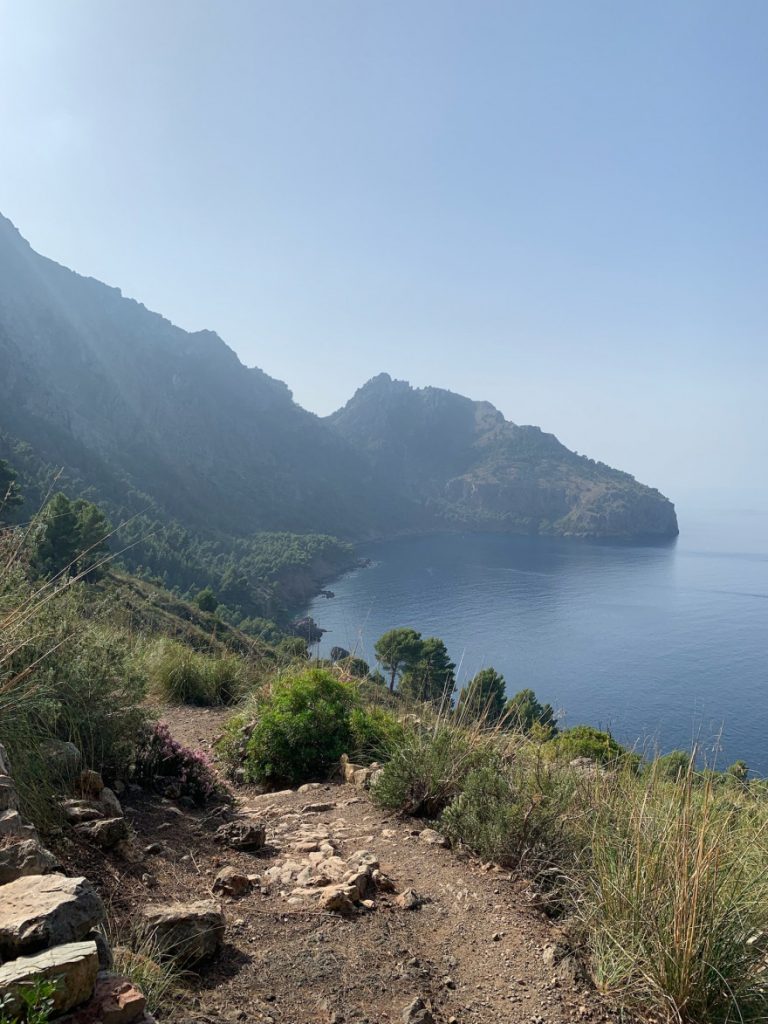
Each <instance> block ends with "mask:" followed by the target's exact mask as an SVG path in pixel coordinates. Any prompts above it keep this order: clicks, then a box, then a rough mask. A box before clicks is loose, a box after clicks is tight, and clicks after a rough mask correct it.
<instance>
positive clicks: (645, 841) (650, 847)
mask: <svg viewBox="0 0 768 1024" xmlns="http://www.w3.org/2000/svg"><path fill="white" fill-rule="evenodd" d="M586 812H588V813H589V815H590V816H591V817H592V820H593V825H592V828H591V830H590V832H589V835H588V837H587V838H588V842H586V843H585V847H584V853H583V855H582V858H581V862H580V865H579V869H578V870H577V872H576V874H575V895H576V906H577V910H578V913H579V916H580V918H581V921H582V922H583V925H584V927H585V931H586V936H587V941H588V943H589V949H590V952H591V959H592V968H593V973H594V976H595V979H596V981H597V983H598V985H599V986H600V987H601V988H603V989H605V990H608V991H612V992H615V993H617V994H618V995H620V996H621V998H622V1000H623V1001H624V1002H625V1003H627V1004H628V1005H631V1006H633V1007H634V1008H636V1009H639V1010H646V1011H647V1010H653V1011H654V1012H655V1013H657V1014H660V1015H662V1016H663V1017H665V1018H666V1019H668V1020H670V1021H677V1022H685V1024H710V1022H718V1024H720V1022H731V1021H734V1022H735V1021H741V1020H744V1021H757V1020H765V1019H767V1018H768V948H767V945H766V940H767V939H768V870H767V869H768V842H766V837H767V833H768V812H767V809H766V807H765V805H764V804H763V803H762V802H760V803H757V804H751V805H750V804H749V802H743V801H738V800H737V801H734V799H733V793H732V791H729V790H728V789H727V788H723V787H719V786H717V785H716V783H715V782H714V781H713V780H712V779H711V778H709V779H706V778H705V779H703V780H702V779H700V778H699V777H698V776H697V775H696V773H695V771H694V769H693V767H692V766H691V767H689V769H688V771H687V772H686V774H685V775H684V776H683V777H682V778H681V779H680V780H679V781H676V782H669V781H666V780H665V779H664V778H663V773H662V772H659V771H656V770H655V769H654V767H653V766H652V767H651V768H650V769H649V770H648V771H646V773H645V774H644V776H643V778H641V779H637V778H634V777H631V776H630V775H628V774H625V775H623V776H618V777H614V778H611V779H610V780H603V781H602V782H601V783H600V784H599V785H598V786H597V787H596V789H595V791H594V793H593V795H592V799H591V800H590V802H589V805H588V807H587V808H585V813H586ZM583 820H584V821H586V818H585V819H583Z"/></svg>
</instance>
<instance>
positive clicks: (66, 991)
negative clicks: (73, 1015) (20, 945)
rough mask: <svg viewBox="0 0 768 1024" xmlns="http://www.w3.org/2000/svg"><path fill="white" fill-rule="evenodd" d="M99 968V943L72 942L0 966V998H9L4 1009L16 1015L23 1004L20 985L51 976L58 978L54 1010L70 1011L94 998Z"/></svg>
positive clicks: (51, 977)
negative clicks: (97, 948)
mask: <svg viewBox="0 0 768 1024" xmlns="http://www.w3.org/2000/svg"><path fill="white" fill-rule="evenodd" d="M98 971H99V957H98V953H97V951H96V943H95V942H70V943H66V944H64V945H61V946H54V947H53V948H52V949H46V950H45V951H44V952H42V953H38V954H36V955H35V956H20V957H18V958H17V959H15V960H11V962H10V963H7V964H3V965H2V966H0V1001H1V1000H2V999H3V997H7V998H8V1005H5V1004H4V1006H3V1009H4V1011H5V1012H6V1013H8V1012H10V1014H11V1015H13V1014H14V1013H15V1012H17V1011H18V1010H19V1009H20V1008H21V1006H22V1001H21V998H20V997H19V995H18V993H19V989H20V987H21V986H22V985H23V984H24V983H25V982H34V981H37V980H42V979H44V978H50V979H53V980H55V981H56V991H55V993H54V995H53V1000H54V1009H55V1010H56V1011H57V1012H58V1013H66V1011H67V1010H71V1009H72V1007H73V1006H78V1005H79V1004H80V1003H84V1002H85V1001H86V1000H87V999H90V997H91V994H92V992H93V989H94V985H95V984H96V975H97V974H98Z"/></svg>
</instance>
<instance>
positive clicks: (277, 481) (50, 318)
mask: <svg viewBox="0 0 768 1024" xmlns="http://www.w3.org/2000/svg"><path fill="white" fill-rule="evenodd" d="M0 429H3V430H4V431H6V432H7V433H8V434H10V435H12V436H14V437H19V438H23V439H24V440H25V441H28V442H29V443H30V444H31V445H32V446H33V448H34V449H35V450H36V451H37V452H39V453H40V455H41V456H42V457H44V458H45V459H46V460H47V461H48V462H50V463H54V464H57V465H63V466H66V467H67V468H68V469H71V470H72V472H73V473H74V474H75V475H76V476H77V477H79V478H81V479H83V480H84V481H86V482H87V483H97V484H98V489H99V492H100V493H101V494H102V495H103V496H105V497H107V498H109V499H110V500H112V501H114V502H116V503H118V504H121V503H122V504H125V501H126V498H127V497H128V496H129V495H131V493H132V492H142V494H143V495H149V496H150V497H151V498H152V499H154V500H155V501H156V502H158V504H159V505H160V506H161V508H162V509H163V510H164V511H165V513H166V514H168V515H171V516H174V517H176V518H178V519H179V520H180V521H182V522H184V523H186V524H188V525H190V526H193V527H197V528H211V527H216V528H220V529H223V530H226V531H229V532H236V533H247V532H250V531H252V530H255V529H289V530H310V529H319V530H325V531H328V532H331V531H333V532H337V533H347V534H351V533H353V532H356V531H357V530H360V529H363V527H364V522H365V516H364V514H363V510H362V509H361V508H360V506H359V504H357V505H351V506H350V504H349V502H348V500H347V499H348V495H349V494H350V493H353V492H354V490H355V488H356V487H357V485H358V483H359V482H360V480H361V479H362V478H363V477H364V475H365V465H364V463H363V462H362V461H361V460H360V459H359V458H358V457H356V455H355V454H354V452H352V451H351V450H350V449H349V448H348V446H347V445H346V444H345V443H344V442H343V441H342V440H341V439H339V438H338V437H337V436H335V435H334V434H333V433H332V432H331V431H329V430H327V429H326V428H324V427H323V426H322V425H321V424H320V422H319V420H318V418H317V417H316V416H313V415H312V414H311V413H308V412H306V411H305V410H303V409H301V408H300V407H299V406H297V405H296V404H295V403H294V402H293V400H292V398H291V394H290V392H289V391H288V388H287V387H286V386H285V385H284V384H282V383H280V382H279V381H275V380H273V379H272V378H270V377H268V376H267V375H266V374H265V373H263V372H262V371H261V370H256V369H246V368H245V367H244V366H243V365H242V364H241V363H240V361H239V360H238V358H237V356H236V355H235V354H234V352H232V350H231V349H229V348H228V347H227V346H226V345H225V344H224V342H223V341H221V339H220V338H218V337H217V336H216V335H215V334H213V333H212V332H209V331H200V332H197V333H194V334H191V333H188V332H186V331H183V330H181V329H180V328H178V327H175V326H174V325H173V324H171V323H170V322H169V321H167V320H165V319H164V318H163V317H161V316H159V315H158V314H156V313H152V312H150V311H149V310H147V309H145V307H144V306H142V305H140V304H139V303H137V302H134V301H132V300H130V299H126V298H124V297H123V296H122V295H121V293H120V292H119V291H118V290H117V289H114V288H109V287H107V286H106V285H103V284H101V283H99V282H98V281H94V280H91V279H88V278H84V277H81V276H80V275H78V274H75V273H73V272H72V271H70V270H67V269H66V268H64V267H61V266H59V265H58V264H56V263H53V262H52V261H50V260H47V259H45V258H43V257H41V256H39V255H38V254H37V253H35V252H34V251H33V250H32V249H31V248H30V246H29V245H28V244H27V243H26V242H25V241H24V240H23V239H22V238H21V236H20V235H19V234H18V232H17V231H16V230H15V228H14V227H13V226H12V225H11V224H10V222H9V221H6V220H0ZM331 480H335V481H336V482H337V484H338V486H337V487H334V486H331V484H330V481H331ZM144 503H145V499H144V498H143V496H139V495H136V494H134V495H133V499H132V500H131V502H130V504H131V505H132V507H133V508H134V509H135V508H137V507H139V506H142V507H143V504H144Z"/></svg>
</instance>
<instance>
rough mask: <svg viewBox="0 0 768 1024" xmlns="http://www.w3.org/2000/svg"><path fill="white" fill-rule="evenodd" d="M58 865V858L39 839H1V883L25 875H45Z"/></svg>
mask: <svg viewBox="0 0 768 1024" xmlns="http://www.w3.org/2000/svg"><path fill="white" fill-rule="evenodd" d="M56 867H58V864H57V862H56V858H55V857H54V856H53V854H52V853H51V852H50V851H49V850H46V849H45V847H44V846H41V845H40V843H39V842H38V841H37V839H12V838H6V839H5V841H4V842H3V841H1V840H0V885H6V884H7V883H8V882H14V881H15V880H16V879H17V878H22V877H23V876H24V875H45V874H47V873H48V872H49V871H53V870H54V868H56Z"/></svg>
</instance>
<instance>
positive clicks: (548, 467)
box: [329, 374, 678, 537]
mask: <svg viewBox="0 0 768 1024" xmlns="http://www.w3.org/2000/svg"><path fill="white" fill-rule="evenodd" d="M329 422H330V423H331V425H332V426H333V428H334V430H336V431H337V432H338V433H339V434H340V435H341V436H342V437H343V438H344V439H345V440H346V441H348V442H349V444H350V445H352V446H353V447H355V448H356V449H357V450H358V451H359V452H360V453H361V454H362V455H363V456H364V457H365V458H366V460H367V461H368V462H369V463H370V464H371V466H372V471H373V473H374V476H375V477H376V478H378V479H379V480H382V479H389V480H391V481H393V482H397V481H401V483H402V486H403V488H404V490H405V491H406V493H408V494H409V495H410V496H411V497H416V498H417V499H418V501H419V504H420V506H421V507H422V509H423V510H425V511H427V512H428V513H429V515H430V516H432V517H433V518H434V519H435V520H436V521H441V522H443V523H446V524H464V525H465V526H467V527H470V528H480V529H491V530H509V531H515V532H517V531H524V532H531V533H555V534H562V535H565V536H590V537H672V536H675V535H676V534H677V532H678V528H677V518H676V515H675V510H674V506H673V505H672V503H671V502H670V501H669V500H668V499H667V498H665V497H664V496H663V495H662V494H660V493H659V492H658V491H657V490H654V489H653V488H650V487H646V486H644V485H643V484H640V483H638V482H637V481H636V480H635V479H634V477H632V476H630V475H629V474H627V473H623V472H621V471H619V470H615V469H611V467H609V466H606V465H603V464H602V463H596V462H594V461H593V460H591V459H588V458H585V457H584V456H580V455H576V454H575V453H574V452H572V451H570V450H569V449H568V448H566V447H565V446H564V445H563V444H561V443H560V442H559V441H558V440H557V438H556V437H554V436H553V435H552V434H545V433H544V432H543V431H541V430H539V428H538V427H530V426H518V425H517V424H515V423H511V422H509V421H507V420H505V419H504V417H503V415H502V414H501V413H500V412H499V411H498V410H497V409H495V408H494V407H493V406H492V405H490V404H489V403H488V402H473V401H471V400H470V399H468V398H464V397H462V396H461V395H455V394H453V393H451V392H449V391H443V390H441V389H439V388H423V389H415V388H412V387H411V386H410V385H409V384H407V383H406V382H404V381H394V380H392V379H391V378H390V377H389V376H388V375H386V374H382V375H380V376H379V377H375V378H374V379H373V380H371V381H369V382H368V384H366V385H365V386H364V387H362V388H360V390H359V391H358V392H357V393H356V394H355V395H354V397H353V398H352V399H351V400H350V401H349V402H348V403H347V404H346V405H345V406H344V408H343V409H340V410H339V411H338V412H336V413H334V414H333V415H332V416H331V417H330V418H329Z"/></svg>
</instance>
